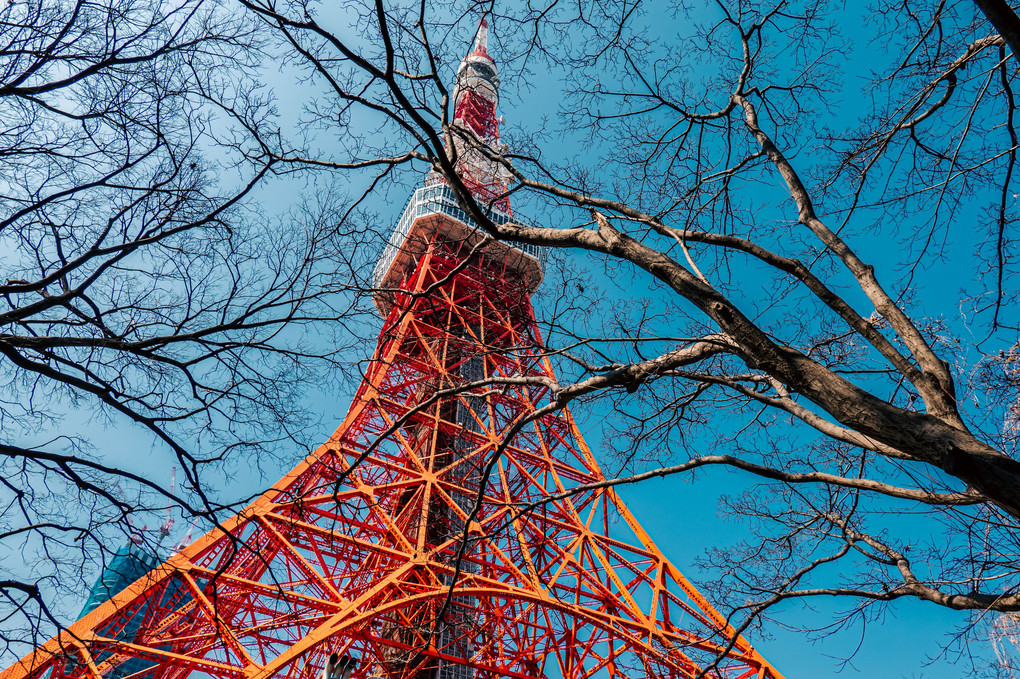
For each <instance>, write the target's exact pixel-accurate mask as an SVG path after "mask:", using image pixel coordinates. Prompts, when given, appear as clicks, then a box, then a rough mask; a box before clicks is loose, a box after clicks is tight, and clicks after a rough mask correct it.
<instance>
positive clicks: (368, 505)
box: [2, 21, 781, 679]
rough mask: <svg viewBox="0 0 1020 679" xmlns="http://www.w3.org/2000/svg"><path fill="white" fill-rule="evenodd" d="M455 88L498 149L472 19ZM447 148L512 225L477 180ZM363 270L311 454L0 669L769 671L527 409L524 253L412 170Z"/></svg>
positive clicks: (550, 412) (67, 678)
mask: <svg viewBox="0 0 1020 679" xmlns="http://www.w3.org/2000/svg"><path fill="white" fill-rule="evenodd" d="M457 77H458V80H457V88H456V90H455V98H454V102H455V119H456V122H457V123H458V124H459V125H460V126H461V128H462V132H463V133H464V134H471V135H475V136H476V137H477V139H478V140H480V141H482V142H484V143H486V144H488V145H489V146H490V148H493V149H497V150H498V148H499V146H498V127H497V121H496V118H495V105H496V96H497V87H498V82H499V81H498V79H497V77H496V65H495V63H494V62H493V60H492V59H491V57H489V55H488V52H487V45H486V25H485V22H484V21H483V22H482V24H481V26H480V28H479V32H478V35H477V36H476V39H475V45H474V49H473V51H472V52H471V53H470V54H469V55H468V57H466V58H465V60H464V61H463V62H462V64H461V66H460V69H459V71H458V76H457ZM455 145H456V146H458V148H456V149H455V150H456V152H457V153H456V154H455V155H456V156H457V157H458V161H457V162H458V169H459V170H460V171H461V173H462V176H463V177H464V179H465V183H467V185H468V186H469V187H470V188H471V189H472V190H473V191H474V192H475V193H476V196H478V197H479V198H480V199H482V202H487V203H488V204H489V205H490V206H491V211H490V214H491V216H492V218H493V219H495V220H500V221H509V220H511V219H512V216H511V213H510V211H509V205H508V203H507V201H506V199H505V196H504V194H505V186H506V184H505V182H504V177H503V176H502V175H501V174H500V172H501V171H500V170H499V168H498V167H495V166H494V165H493V164H492V163H491V162H489V161H488V160H486V157H485V156H484V155H481V154H478V153H477V152H473V151H471V149H470V148H469V147H470V144H465V143H464V142H463V140H461V142H460V143H456V144H455ZM375 275H376V287H377V289H378V290H379V291H380V292H378V294H377V295H376V298H375V301H376V305H377V307H378V308H379V310H380V312H381V313H382V314H383V316H384V317H385V323H384V326H383V330H382V332H381V334H380V337H379V342H378V345H377V348H376V351H375V355H374V357H373V360H372V361H371V363H370V364H369V367H368V369H367V372H366V375H365V378H364V381H363V382H362V384H361V386H360V388H359V390H358V392H357V394H356V396H355V399H354V403H353V404H352V406H351V409H350V411H349V412H348V414H347V416H346V418H345V419H344V421H343V423H342V424H341V425H340V427H339V429H337V431H336V433H335V434H334V435H333V436H332V437H331V438H330V439H329V441H327V442H326V443H325V444H324V445H323V446H321V447H320V448H319V449H317V450H315V451H314V452H312V453H311V454H310V455H309V456H308V457H307V459H305V460H304V461H303V462H302V463H301V464H299V465H298V466H297V467H296V468H295V469H293V470H292V471H291V472H290V473H288V474H287V475H286V476H285V477H284V478H283V479H282V480H281V481H280V482H278V483H277V484H276V485H274V486H273V487H272V488H271V489H270V490H268V491H267V492H266V493H264V494H263V495H262V496H261V497H260V498H259V499H257V500H256V501H255V502H254V503H252V504H251V505H250V506H249V507H247V508H246V509H245V510H243V511H242V512H240V513H239V514H237V515H236V516H235V517H233V518H232V519H231V520H229V521H227V522H226V523H225V524H224V525H222V526H221V527H220V528H219V529H216V530H214V531H211V532H210V533H208V534H207V535H205V536H204V537H202V538H201V539H199V540H197V541H196V542H194V543H192V544H191V545H190V546H188V547H186V548H184V549H182V550H180V551H179V552H178V553H176V554H174V555H173V556H172V557H170V559H168V560H167V561H166V562H165V563H164V564H162V565H161V566H159V567H158V568H156V569H155V570H154V571H152V572H151V573H149V574H148V575H146V576H144V577H142V578H140V579H139V580H138V581H136V582H135V583H134V584H132V585H131V586H129V587H127V588H126V589H125V590H124V591H122V592H120V593H119V594H117V595H116V596H114V597H113V598H112V599H111V600H110V601H108V602H106V603H105V604H103V605H101V606H99V607H98V608H96V609H95V610H93V611H92V612H91V613H89V614H88V615H86V616H85V617H84V618H82V619H81V620H79V621H78V622H77V623H75V624H74V625H71V626H70V627H69V628H68V629H67V630H65V631H63V632H61V633H60V635H59V636H57V637H56V638H54V639H52V640H51V641H49V642H48V643H46V644H45V645H43V646H41V647H40V648H38V649H36V651H35V652H33V653H32V654H30V655H28V656H26V657H25V658H23V659H21V660H20V661H19V662H18V663H16V664H15V665H14V666H12V667H11V668H9V669H8V670H6V672H4V673H3V675H2V679H43V678H44V677H45V678H46V679H72V678H73V679H77V678H79V677H82V678H85V677H91V678H92V679H98V678H99V677H101V676H104V675H108V674H109V673H110V672H111V671H113V670H114V668H117V667H121V666H124V664H125V663H127V662H128V661H129V660H131V659H133V658H136V659H141V660H143V661H145V662H143V663H141V664H139V665H138V666H140V667H143V668H144V669H142V670H140V671H138V672H136V673H135V674H133V675H131V676H133V677H138V678H139V679H141V678H142V677H143V676H144V677H146V678H148V677H152V679H178V678H181V677H185V676H188V675H190V674H192V673H198V675H199V676H201V675H206V676H211V677H222V678H223V679H268V678H269V677H286V678H293V679H298V677H301V678H303V679H310V678H311V677H314V676H317V675H318V674H319V673H320V672H321V671H322V669H323V667H324V665H325V663H326V659H327V658H328V657H329V656H330V655H331V654H332V653H337V654H339V655H346V656H348V657H350V658H353V659H355V661H356V665H355V668H356V669H355V670H354V675H353V677H354V679H368V678H369V677H373V678H378V679H475V678H477V679H496V678H497V677H512V678H514V679H539V678H544V677H550V678H557V677H561V678H563V679H575V678H576V679H580V678H582V677H585V678H586V677H605V678H607V679H617V678H628V679H637V678H638V677H678V678H680V677H684V678H687V677H696V676H705V677H715V678H726V679H737V678H750V677H757V678H759V679H781V675H780V674H779V673H778V672H777V671H776V670H775V669H774V668H773V667H772V666H771V665H770V664H769V663H768V662H766V661H765V660H764V659H763V658H762V657H761V655H759V654H758V653H757V652H756V651H755V650H754V649H753V648H752V647H751V646H750V644H748V643H747V641H746V640H744V639H743V637H741V636H739V635H735V634H734V631H733V629H732V628H731V627H730V626H729V624H728V623H727V621H726V619H725V618H724V617H723V616H722V615H720V613H719V612H717V611H716V610H715V608H713V607H712V605H711V604H710V603H709V602H708V601H707V600H705V598H704V597H702V596H701V595H700V594H699V593H698V591H697V590H696V589H695V588H694V587H693V586H692V585H691V583H689V582H688V581H687V580H686V579H685V578H684V577H683V575H681V573H680V572H679V571H678V570H677V569H676V568H675V567H674V566H673V565H672V564H670V563H669V561H667V560H666V558H665V557H664V556H663V555H662V553H661V552H660V551H659V550H658V548H657V547H656V546H655V545H654V543H653V542H652V540H651V539H650V538H649V536H648V535H647V534H646V533H645V532H644V531H643V530H642V529H641V527H640V525H638V523H637V521H636V520H635V519H634V517H633V516H632V515H631V514H630V513H629V512H628V511H627V509H626V507H625V506H624V505H623V504H622V503H621V501H620V499H619V497H618V496H617V494H616V493H615V492H614V491H613V490H612V489H609V488H590V487H588V486H590V485H593V484H594V485H597V484H598V482H599V481H601V480H603V479H604V477H603V475H602V473H601V472H600V470H599V467H598V465H597V464H596V461H595V459H594V458H593V456H592V454H591V452H590V451H589V450H588V448H587V447H586V446H585V443H584V441H583V440H582V438H581V436H580V435H579V433H578V431H577V428H576V426H575V425H574V422H573V420H572V419H571V417H570V415H569V413H567V412H566V411H557V410H555V409H552V408H549V407H547V406H548V404H549V403H550V397H551V388H552V386H553V385H554V384H555V382H554V375H553V372H552V369H551V367H550V365H549V363H548V361H547V360H546V358H544V354H543V347H542V341H541V338H540V337H539V335H538V332H537V328H536V323H535V317H534V313H533V311H532V307H531V302H530V295H531V293H532V292H533V291H534V289H535V288H536V287H537V286H538V284H539V283H540V282H541V278H542V253H541V251H540V250H538V249H535V248H528V247H523V246H511V245H506V244H501V243H488V242H484V241H483V239H482V238H481V236H480V234H479V233H478V232H477V231H476V230H475V228H474V227H473V226H472V225H471V222H470V220H469V219H468V218H467V217H466V215H465V214H464V213H463V212H462V211H461V210H460V208H459V207H458V205H457V203H456V201H455V200H454V198H453V194H452V192H451V191H450V189H449V187H448V186H446V185H445V184H444V183H443V182H442V181H441V180H439V179H438V178H437V177H435V176H432V177H430V178H429V179H428V180H427V181H426V185H425V186H424V187H422V188H420V189H418V190H417V191H416V192H415V193H414V195H413V196H412V198H411V200H410V201H409V203H408V206H407V208H406V210H405V211H404V214H403V216H402V218H401V220H400V222H399V223H398V225H397V228H396V231H395V233H394V236H393V238H392V239H391V241H390V243H389V245H388V246H387V248H386V251H385V252H384V254H383V257H382V259H381V260H380V262H379V266H378V267H377V269H376V272H375ZM468 385H470V386H468ZM139 621H140V622H139ZM129 627H130V629H131V630H132V632H131V633H130V634H128V633H126V632H125V630H126V629H128V628H129ZM135 629H137V631H133V630H135Z"/></svg>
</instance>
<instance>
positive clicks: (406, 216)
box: [372, 19, 545, 316]
mask: <svg viewBox="0 0 1020 679" xmlns="http://www.w3.org/2000/svg"><path fill="white" fill-rule="evenodd" d="M499 84H500V81H499V76H498V75H497V68H496V62H495V60H493V58H492V57H491V56H489V52H488V24H487V22H486V20H485V19H482V20H481V21H480V22H479V24H478V32H477V33H476V34H475V39H474V43H473V48H472V50H471V52H469V53H468V55H467V56H465V57H464V59H463V60H462V61H461V63H460V67H459V68H458V69H457V80H456V84H455V87H454V90H453V105H454V114H453V124H454V126H455V127H456V130H457V134H455V135H454V136H453V143H452V145H451V146H452V148H448V149H446V150H447V153H448V154H449V155H450V156H451V158H452V159H453V160H454V163H455V168H456V171H457V174H458V176H459V177H460V179H461V181H462V182H463V183H464V185H465V186H466V187H467V189H468V190H469V191H471V193H472V195H474V196H475V198H476V199H477V200H478V204H479V205H482V206H486V205H487V206H489V208H488V215H487V216H488V217H489V219H490V220H491V221H492V222H494V223H496V224H507V223H515V224H522V225H527V224H526V222H524V221H522V220H520V219H518V218H517V217H515V216H514V214H513V212H512V210H511V209H510V200H509V198H508V191H507V185H508V184H509V183H510V181H511V175H510V173H509V171H508V170H507V169H506V167H505V166H504V165H503V164H502V163H500V162H499V161H497V160H494V159H493V156H500V155H502V154H503V153H505V152H506V150H507V148H506V146H505V145H504V144H500V141H499V122H500V121H499V119H498V118H497V117H496V106H497V104H498V103H499ZM480 147H486V149H487V152H486V153H483V152H482V149H481V148H480ZM484 238H485V235H484V233H483V232H482V231H481V230H480V229H479V228H478V225H477V224H475V223H474V221H473V220H472V219H471V218H470V217H468V215H467V213H465V212H464V210H463V209H461V207H460V206H459V205H458V204H457V200H456V198H455V197H454V194H453V191H451V190H450V188H449V187H448V186H447V185H446V183H445V180H444V178H443V177H442V176H441V175H439V174H438V173H436V172H432V173H430V174H429V176H428V178H427V179H426V182H425V186H423V187H422V188H419V189H418V190H416V191H415V192H414V193H413V194H412V195H411V198H410V199H409V200H408V202H407V206H406V207H405V208H404V211H403V213H402V214H401V216H400V219H399V221H398V222H397V226H396V228H395V229H394V231H393V235H392V236H391V237H390V240H389V242H388V243H387V245H386V248H385V249H384V250H383V254H382V257H381V258H380V259H379V263H378V264H377V265H376V267H375V271H374V272H373V277H372V283H373V286H374V287H375V288H376V290H377V292H376V293H375V305H376V308H377V309H378V310H379V312H380V313H381V314H383V315H384V316H385V315H386V314H388V313H389V310H390V307H391V306H392V299H393V294H392V292H393V290H394V289H396V288H398V287H399V286H400V283H401V281H402V280H403V279H404V278H405V276H407V275H408V274H410V273H412V272H413V270H414V267H415V264H416V263H417V262H418V260H419V258H420V257H421V255H422V254H423V253H424V252H425V251H426V249H427V248H428V247H429V244H430V243H433V242H436V241H437V240H444V241H447V242H455V243H462V244H463V245H464V246H466V247H462V248H461V251H462V252H464V253H465V254H466V253H468V252H470V251H471V250H472V248H473V247H474V246H476V245H477V244H478V243H479V242H480V241H481V240H483V239H484ZM544 253H545V249H544V248H541V247H537V246H533V245H525V244H517V243H504V242H499V241H494V242H491V243H488V244H487V245H486V246H485V247H484V249H483V251H482V255H483V256H484V257H485V259H486V260H488V261H490V262H493V261H495V262H497V263H498V264H499V265H500V266H501V267H503V268H504V269H507V270H512V271H515V272H516V273H517V274H518V275H519V276H520V280H521V281H522V287H523V288H525V291H526V292H527V293H531V292H534V291H535V289H536V288H538V286H539V284H540V283H541V282H542V265H543V261H544Z"/></svg>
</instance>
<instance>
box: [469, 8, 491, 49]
mask: <svg viewBox="0 0 1020 679" xmlns="http://www.w3.org/2000/svg"><path fill="white" fill-rule="evenodd" d="M471 54H474V55H478V56H483V57H487V56H489V22H488V21H487V20H486V19H485V17H482V20H481V21H479V22H478V30H477V31H475V48H474V49H473V50H472V51H471Z"/></svg>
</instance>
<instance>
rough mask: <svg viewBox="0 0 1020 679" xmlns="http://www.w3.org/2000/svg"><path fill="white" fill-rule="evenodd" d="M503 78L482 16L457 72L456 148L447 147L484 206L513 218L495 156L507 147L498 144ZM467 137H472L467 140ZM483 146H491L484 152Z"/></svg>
mask: <svg viewBox="0 0 1020 679" xmlns="http://www.w3.org/2000/svg"><path fill="white" fill-rule="evenodd" d="M498 104H499V76H498V75H497V69H496V62H495V60H494V59H493V58H492V57H491V56H490V55H489V22H488V21H487V20H486V19H485V18H484V17H483V18H482V20H481V21H479V22H478V31H477V32H476V33H475V39H474V43H473V45H472V49H471V52H469V53H468V55H467V56H466V57H464V58H463V59H462V60H461V62H460V66H459V67H458V68H457V82H456V85H455V86H454V88H453V124H454V126H455V127H456V128H458V130H457V131H456V132H455V133H454V142H453V146H454V148H453V149H447V150H448V151H450V152H451V153H453V154H454V156H455V157H456V159H457V162H456V168H457V174H458V175H459V176H460V178H461V181H463V182H464V185H465V186H467V188H468V190H470V191H471V193H472V194H474V195H475V197H476V198H477V199H478V200H479V201H480V202H481V203H483V204H484V206H485V207H492V208H495V209H496V210H499V211H500V212H503V213H505V214H507V215H509V214H510V201H509V200H508V199H507V197H506V193H507V184H508V182H509V181H510V179H511V176H510V173H509V172H508V171H507V169H506V168H505V167H503V165H502V164H500V163H498V162H496V161H494V160H492V158H491V157H490V156H491V155H503V154H504V153H505V152H506V151H507V147H506V146H505V145H503V144H500V142H499V119H498V118H497V117H496V106H497V105H498ZM465 137H473V139H471V138H465ZM479 146H484V147H487V151H488V153H486V152H483V150H482V149H481V148H479Z"/></svg>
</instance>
